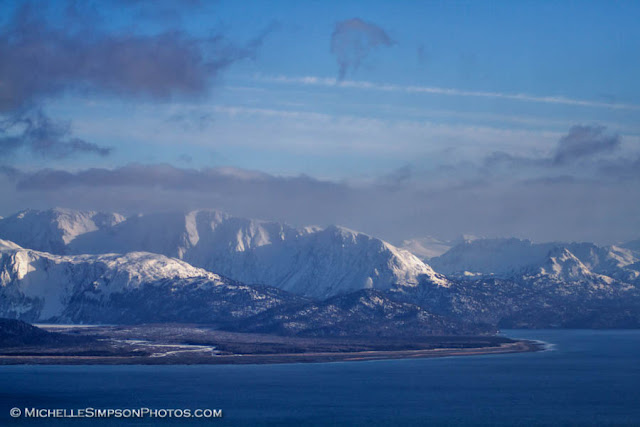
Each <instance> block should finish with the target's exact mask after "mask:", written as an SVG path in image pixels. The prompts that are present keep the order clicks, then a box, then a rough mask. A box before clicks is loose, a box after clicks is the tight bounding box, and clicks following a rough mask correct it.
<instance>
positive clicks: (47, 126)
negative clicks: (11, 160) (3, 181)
mask: <svg viewBox="0 0 640 427" xmlns="http://www.w3.org/2000/svg"><path fill="white" fill-rule="evenodd" d="M19 149H26V150H28V151H30V152H31V153H33V154H37V155H40V156H43V157H52V158H65V157H70V156H73V155H75V154H97V155H99V156H107V155H109V154H110V153H111V151H112V149H111V148H108V147H101V146H99V145H97V144H93V143H91V142H87V141H85V140H82V139H80V138H76V137H74V136H72V133H71V125H70V123H68V122H62V121H55V120H52V119H51V118H49V117H47V116H46V115H45V114H44V113H43V112H42V110H30V111H28V112H25V113H23V114H19V115H16V116H14V117H10V118H8V119H6V120H2V121H0V155H2V156H3V157H4V158H5V159H7V158H8V157H9V156H11V155H12V154H14V153H15V152H16V151H18V150H19Z"/></svg>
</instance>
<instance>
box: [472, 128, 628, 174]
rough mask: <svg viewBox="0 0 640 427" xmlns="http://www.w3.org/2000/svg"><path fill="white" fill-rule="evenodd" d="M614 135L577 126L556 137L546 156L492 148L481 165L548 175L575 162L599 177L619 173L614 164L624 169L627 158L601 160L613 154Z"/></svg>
mask: <svg viewBox="0 0 640 427" xmlns="http://www.w3.org/2000/svg"><path fill="white" fill-rule="evenodd" d="M621 141H622V139H621V137H620V135H618V134H611V133H608V132H607V128H606V127H604V126H599V125H591V126H588V125H577V126H573V127H571V128H570V129H569V132H568V133H567V134H566V135H565V136H563V137H562V138H560V140H559V141H558V144H557V145H556V147H555V148H554V150H553V151H552V152H551V153H549V155H547V156H541V157H526V156H516V155H512V154H509V153H505V152H503V151H496V152H493V153H491V154H490V155H488V156H486V157H485V158H484V161H483V167H484V168H485V170H486V171H487V172H488V171H490V170H492V169H495V168H501V167H508V168H510V169H512V170H515V169H520V170H527V171H529V172H532V173H538V174H543V175H548V174H549V173H552V174H554V175H555V174H557V173H558V171H559V170H562V169H563V168H566V167H571V166H575V165H576V164H579V165H580V166H581V168H582V169H583V171H590V172H593V173H594V174H595V175H598V174H600V175H601V176H604V175H606V176H609V177H613V176H622V175H620V174H617V173H615V169H616V166H615V165H616V164H617V165H620V166H621V167H622V168H623V169H627V168H628V166H627V164H628V163H629V159H613V160H612V159H603V157H605V156H606V155H609V154H611V153H614V152H615V151H616V150H617V149H618V148H619V147H620V144H621Z"/></svg>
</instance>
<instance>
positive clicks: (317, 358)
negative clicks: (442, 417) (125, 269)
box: [0, 340, 545, 365]
mask: <svg viewBox="0 0 640 427" xmlns="http://www.w3.org/2000/svg"><path fill="white" fill-rule="evenodd" d="M544 349H545V348H544V346H543V345H542V344H541V343H538V342H535V341H530V340H518V341H515V342H512V343H505V344H501V345H500V346H497V347H480V348H439V349H428V350H392V351H361V352H330V353H281V354H233V355H213V356H210V355H191V354H188V355H177V356H176V357H162V358H158V357H141V356H132V357H120V356H110V357H105V356H66V355H64V356H63V355H61V356H49V355H47V356H22V355H18V356H0V365H240V364H243V365H244V364H276V363H323V362H350V361H354V362H355V361H368V360H389V359H417V358H432V357H452V356H477V355H491V354H508V353H524V352H533V351H543V350H544Z"/></svg>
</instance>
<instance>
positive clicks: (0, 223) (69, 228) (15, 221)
mask: <svg viewBox="0 0 640 427" xmlns="http://www.w3.org/2000/svg"><path fill="white" fill-rule="evenodd" d="M124 219H125V218H124V217H123V216H122V215H120V214H117V213H109V214H105V213H100V212H93V211H74V210H70V209H61V208H55V209H49V210H46V211H36V210H26V211H22V212H19V213H17V214H15V215H12V216H10V217H7V218H2V219H0V238H2V239H6V240H10V241H13V242H16V243H17V244H19V245H21V246H23V247H26V248H33V249H38V250H41V251H46V252H52V253H59V254H63V253H65V252H66V247H67V245H68V244H69V243H70V242H72V241H73V240H74V239H75V238H76V237H78V236H80V235H82V234H84V233H89V232H92V231H96V230H99V229H102V228H107V227H112V226H114V225H116V224H118V223H119V222H122V221H124Z"/></svg>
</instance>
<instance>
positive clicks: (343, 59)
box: [331, 18, 394, 80]
mask: <svg viewBox="0 0 640 427" xmlns="http://www.w3.org/2000/svg"><path fill="white" fill-rule="evenodd" d="M393 43H394V42H393V40H391V37H389V35H388V34H387V33H386V32H385V31H384V30H383V29H382V28H380V27H379V26H377V25H376V24H373V23H371V22H366V21H363V20H362V19H360V18H352V19H347V20H346V21H340V22H338V23H337V24H336V26H335V28H334V30H333V34H331V53H333V54H334V55H335V56H336V60H337V61H338V66H339V71H338V74H339V79H340V80H342V79H344V77H345V75H346V74H347V71H348V70H349V69H351V70H355V69H357V68H358V67H359V66H360V63H361V62H362V61H363V60H364V59H365V58H366V57H367V55H369V53H370V52H371V50H372V49H375V48H377V47H380V46H391V45H393Z"/></svg>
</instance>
